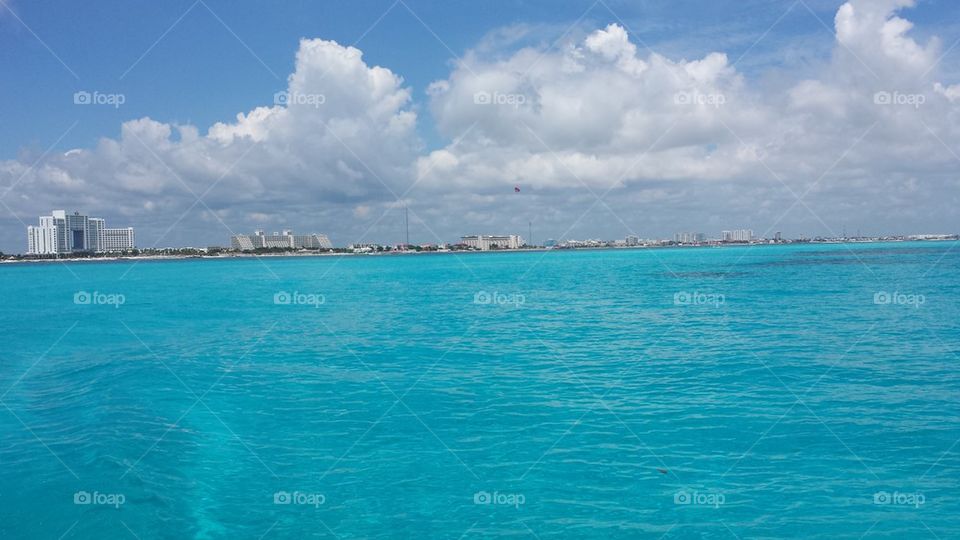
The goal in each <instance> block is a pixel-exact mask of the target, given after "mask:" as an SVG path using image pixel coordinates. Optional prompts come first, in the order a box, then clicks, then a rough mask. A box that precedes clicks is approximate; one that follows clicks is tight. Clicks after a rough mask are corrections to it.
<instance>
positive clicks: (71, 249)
mask: <svg viewBox="0 0 960 540" xmlns="http://www.w3.org/2000/svg"><path fill="white" fill-rule="evenodd" d="M50 214H51V215H49V216H40V220H39V225H38V226H33V225H30V226H28V227H27V253H28V254H30V255H61V254H69V253H81V252H87V253H104V252H110V251H125V250H128V249H133V248H134V247H135V246H136V243H135V237H134V232H133V227H127V228H123V229H109V228H107V227H106V222H105V221H104V220H103V219H102V218H92V217H89V216H84V215H81V214H80V213H79V212H74V213H73V214H68V213H67V212H66V211H65V210H54V211H53V212H51V213H50Z"/></svg>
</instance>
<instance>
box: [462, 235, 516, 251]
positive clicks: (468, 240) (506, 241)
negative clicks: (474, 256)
mask: <svg viewBox="0 0 960 540" xmlns="http://www.w3.org/2000/svg"><path fill="white" fill-rule="evenodd" d="M460 243H461V244H463V245H465V246H467V247H471V248H473V249H479V250H480V251H488V250H491V249H520V248H521V247H523V246H524V244H525V242H524V241H523V238H521V237H519V236H517V235H515V234H510V235H506V236H494V235H485V234H474V235H470V236H461V237H460Z"/></svg>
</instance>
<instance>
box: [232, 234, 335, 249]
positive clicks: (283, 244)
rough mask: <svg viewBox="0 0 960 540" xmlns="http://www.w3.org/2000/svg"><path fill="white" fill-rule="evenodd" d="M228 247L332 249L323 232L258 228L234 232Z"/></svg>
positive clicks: (331, 244)
mask: <svg viewBox="0 0 960 540" xmlns="http://www.w3.org/2000/svg"><path fill="white" fill-rule="evenodd" d="M230 247H231V248H233V249H237V250H240V251H253V250H255V249H260V248H282V249H333V243H331V242H330V239H329V238H327V235H325V234H316V233H314V234H303V235H300V234H296V235H295V234H293V231H291V230H289V229H288V230H284V231H283V232H282V233H279V232H275V233H273V234H270V235H267V234H264V232H263V231H262V230H258V231H256V232H254V233H253V234H235V235H233V236H231V237H230Z"/></svg>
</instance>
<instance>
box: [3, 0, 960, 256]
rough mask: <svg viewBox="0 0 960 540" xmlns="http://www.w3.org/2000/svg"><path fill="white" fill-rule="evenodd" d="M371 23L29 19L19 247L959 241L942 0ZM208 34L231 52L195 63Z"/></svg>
mask: <svg viewBox="0 0 960 540" xmlns="http://www.w3.org/2000/svg"><path fill="white" fill-rule="evenodd" d="M366 4H367V5H366V9H365V12H366V13H367V15H366V16H364V17H360V16H358V15H357V14H351V13H346V12H347V11H349V10H345V8H343V7H341V6H333V7H329V8H328V9H330V10H333V11H336V12H337V13H336V15H337V16H338V17H339V18H338V20H339V21H340V22H342V23H343V25H342V26H343V27H342V28H341V27H332V26H331V25H328V24H326V23H324V22H322V21H323V18H322V17H319V18H316V19H311V18H310V17H294V18H290V17H286V16H285V14H278V13H274V12H269V13H268V12H262V11H258V9H259V8H254V9H251V10H250V11H249V13H247V12H245V11H243V10H241V11H240V12H234V11H232V10H230V9H229V6H228V5H227V4H225V3H222V2H218V1H211V2H202V3H191V2H185V3H182V5H181V4H179V3H176V2H174V3H172V4H168V5H165V6H162V7H161V6H156V7H150V8H149V9H151V10H154V13H153V15H154V16H152V17H138V18H137V19H138V21H137V22H136V23H135V24H126V23H123V24H121V23H120V22H119V21H120V20H121V19H122V18H118V19H117V20H116V21H114V20H113V19H109V18H103V17H97V16H96V11H95V10H91V12H89V13H88V12H84V11H82V10H81V12H78V13H72V17H70V18H64V17H62V16H61V15H60V14H58V13H55V12H51V11H50V9H51V8H50V7H49V6H43V5H35V4H32V3H24V2H10V1H9V0H6V1H5V2H4V3H3V6H2V8H0V30H6V32H0V45H3V46H4V48H5V49H6V50H9V51H11V53H10V57H9V61H10V64H9V70H8V71H9V73H10V74H11V76H12V77H11V79H12V81H13V82H12V83H11V84H12V86H11V87H10V88H9V89H4V90H0V92H2V93H0V97H6V98H8V99H3V100H0V114H2V115H4V117H5V118H7V117H9V118H11V119H13V120H14V122H13V124H12V125H17V126H18V129H17V130H10V131H9V132H7V133H5V134H3V135H2V137H0V202H2V206H0V251H4V252H17V251H20V250H22V249H23V247H22V233H20V232H19V231H20V230H21V229H22V227H23V226H25V225H26V224H27V222H28V221H29V220H32V219H33V216H36V215H39V214H40V213H42V212H44V211H46V210H45V209H46V208H51V207H52V208H57V207H64V206H68V205H81V206H83V207H84V208H87V209H88V211H89V212H92V213H95V214H97V215H102V216H104V217H105V218H106V219H110V220H113V221H124V222H128V223H130V224H131V225H132V226H134V227H136V229H137V231H138V235H139V237H140V243H141V244H142V245H143V246H144V247H151V246H157V247H160V246H183V245H196V244H199V245H211V244H217V243H221V242H222V240H220V239H222V238H223V237H224V236H225V235H233V234H237V233H238V231H240V230H243V229H245V228H248V227H249V226H250V224H251V223H252V224H254V225H255V226H257V227H263V228H265V229H270V230H275V229H279V228H284V227H289V228H293V229H296V230H314V229H316V230H323V231H325V232H326V233H327V234H329V235H330V237H331V238H335V239H340V242H341V243H348V242H354V241H362V242H378V243H383V244H390V243H403V242H404V241H405V238H406V230H407V223H409V234H410V237H411V239H416V240H417V242H451V241H455V240H456V237H457V235H459V234H465V233H466V232H468V231H470V230H501V231H504V232H510V233H511V234H526V233H527V230H528V224H529V223H531V222H532V223H533V226H534V228H535V229H536V231H537V233H536V236H537V237H540V238H548V237H551V238H558V239H560V238H571V237H573V238H624V237H626V236H641V237H659V238H669V237H671V236H672V235H673V234H675V233H676V232H677V231H678V230H682V229H687V230H692V231H713V230H723V229H724V228H726V227H728V226H729V225H728V224H729V223H735V222H740V223H750V224H751V226H752V227H753V228H754V230H755V233H756V234H757V235H758V236H764V235H767V234H773V233H774V232H775V231H780V232H782V234H783V235H785V236H788V237H798V236H801V235H803V236H808V237H813V236H841V231H843V230H845V229H846V230H851V231H852V230H860V231H862V233H863V234H864V235H882V234H925V233H955V232H956V230H955V225H954V224H955V223H956V222H957V220H956V217H957V216H956V211H955V209H956V208H957V200H956V194H957V193H958V189H957V188H958V187H960V184H958V182H960V181H958V178H957V174H956V170H957V165H958V164H960V146H958V143H957V141H958V140H960V132H958V131H957V130H958V129H960V127H958V126H960V123H958V122H956V121H954V120H955V118H956V117H957V115H958V113H960V75H958V73H960V54H958V48H957V47H955V46H954V45H955V44H956V42H957V41H958V38H960V34H957V31H956V28H957V27H958V25H957V23H958V22H960V14H958V13H957V12H956V11H955V10H950V9H948V8H947V7H946V6H945V5H941V4H940V3H937V2H921V3H916V2H913V1H910V0H883V1H879V2H867V1H865V0H852V1H851V2H841V1H827V0H823V1H816V2H814V1H809V2H801V3H797V2H789V1H785V2H767V3H760V2H747V3H742V4H737V5H733V4H729V3H718V4H716V5H713V6H711V7H709V8H708V7H703V6H698V7H697V9H690V10H684V9H680V7H678V6H674V7H668V6H666V5H665V4H664V5H658V4H653V3H646V4H645V5H643V6H639V5H631V4H629V3H619V2H609V3H604V2H601V3H592V4H591V3H589V2H584V3H580V2H573V3H570V4H569V5H564V6H562V7H556V8H555V13H553V14H551V15H550V16H549V17H548V19H549V20H545V17H546V16H545V14H544V11H543V10H541V9H538V8H537V7H536V6H534V5H532V3H520V4H518V6H517V9H516V10H515V11H513V12H510V13H506V14H493V13H487V12H485V11H484V12H483V13H480V12H477V13H473V12H472V11H470V10H474V9H477V8H475V7H468V6H460V7H459V8H458V9H460V10H464V9H465V10H468V12H469V13H471V14H472V15H475V16H473V17H467V18H469V19H470V20H469V21H466V20H464V17H462V16H461V17H457V18H455V19H454V20H452V21H449V20H448V19H450V17H451V13H449V12H448V11H447V10H448V9H453V8H447V7H438V6H432V5H431V6H427V5H426V4H423V3H419V2H415V1H413V2H404V3H389V2H382V3H378V2H374V1H370V2H367V3H366ZM681 4H683V2H681ZM693 5H694V4H690V6H693ZM688 7H689V6H688ZM144 8H145V7H144V6H142V5H138V6H136V9H144ZM118 9H125V8H118ZM130 9H134V8H130ZM300 9H303V10H305V11H307V12H309V11H311V10H314V9H319V8H316V7H301V8H300ZM224 12H228V13H229V15H228V16H226V17H223V16H221V15H222V14H223V13H224ZM373 14H377V15H381V17H379V18H377V17H373V16H372V15H373ZM746 15H749V17H747V16H746ZM74 18H76V19H78V20H79V21H80V22H83V23H89V24H88V25H83V24H74V20H73V19H74ZM291 19H296V20H295V21H293V20H291ZM260 21H270V22H271V26H270V28H269V30H268V31H264V32H258V31H257V30H258V28H257V26H256V25H257V23H258V22H260ZM670 25H678V26H679V27H680V28H685V29H687V30H689V32H687V33H681V34H679V35H678V34H676V33H675V32H668V31H665V30H664V29H663V28H664V27H665V26H670ZM438 29H439V30H440V31H439V32H438V31H437V30H438ZM458 30H461V32H458ZM694 30H696V31H694ZM734 30H735V31H734ZM365 31H366V32H365ZM90 32H96V33H97V35H100V36H105V38H104V39H99V40H98V39H91V34H90ZM396 32H402V33H403V35H405V36H407V38H405V39H403V40H399V42H400V43H399V44H398V40H397V39H395V33H396ZM196 33H203V34H204V35H205V36H208V37H209V38H210V39H209V43H208V45H207V46H206V47H201V48H199V50H189V49H185V47H186V44H187V43H189V42H190V40H189V36H190V35H192V34H196ZM707 36H712V38H711V37H707ZM717 36H723V37H724V39H717ZM301 38H302V39H301ZM358 38H359V39H358ZM118 39H122V40H127V41H130V42H131V43H133V44H134V45H131V47H130V49H132V50H129V51H127V50H124V51H117V50H116V49H115V48H111V47H113V43H115V41H114V40H118ZM139 45H142V47H139ZM193 49H197V48H193ZM188 52H189V54H188ZM214 58H223V59H224V60H223V61H224V62H226V64H225V65H224V66H223V67H222V68H220V66H216V67H218V69H213V68H214V67H215V65H216V64H214V63H213V62H214ZM214 71H215V72H216V73H217V76H216V77H213V78H211V75H210V74H211V73H212V72H214ZM181 72H184V73H186V76H185V78H183V77H180V76H179V74H180V73H181ZM28 73H29V74H35V76H33V75H31V76H30V77H27V76H26V75H27V74H28ZM288 75H289V78H288ZM37 81H43V83H44V84H43V85H42V88H40V87H38V86H37V84H36V82H37ZM201 81H202V84H199V82H201ZM157 85H159V86H157ZM177 85H179V87H178V88H176V89H174V87H175V86H177ZM155 90H156V91H155ZM8 92H11V93H12V94H7V93H8ZM160 94H163V95H166V96H170V98H169V99H166V100H157V99H156V96H157V95H160ZM14 95H34V96H35V97H36V98H37V99H39V100H41V101H39V102H42V103H43V104H44V105H45V106H44V107H42V108H29V107H28V108H24V107H21V106H19V100H17V99H13V96H14ZM837 119H840V120H842V121H840V122H837V121H834V120H837ZM18 120H20V121H18ZM317 134H319V135H317ZM894 194H895V195H896V196H894ZM291 216H296V217H294V218H291Z"/></svg>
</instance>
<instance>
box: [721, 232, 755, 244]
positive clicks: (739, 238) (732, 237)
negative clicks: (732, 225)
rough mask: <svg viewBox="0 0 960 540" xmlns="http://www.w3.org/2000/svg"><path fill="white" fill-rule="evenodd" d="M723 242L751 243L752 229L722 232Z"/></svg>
mask: <svg viewBox="0 0 960 540" xmlns="http://www.w3.org/2000/svg"><path fill="white" fill-rule="evenodd" d="M723 241H724V242H752V241H753V230H752V229H737V230H735V231H723Z"/></svg>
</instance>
